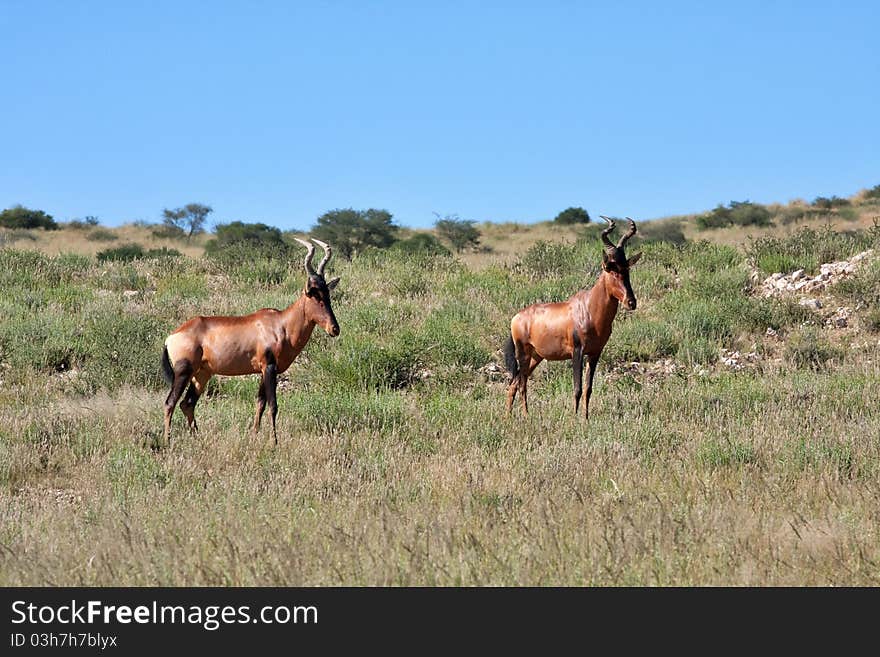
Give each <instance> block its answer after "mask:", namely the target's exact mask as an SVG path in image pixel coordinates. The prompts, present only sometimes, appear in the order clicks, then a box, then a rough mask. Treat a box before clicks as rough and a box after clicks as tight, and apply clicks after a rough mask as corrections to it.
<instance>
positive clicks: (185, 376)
mask: <svg viewBox="0 0 880 657" xmlns="http://www.w3.org/2000/svg"><path fill="white" fill-rule="evenodd" d="M191 376H192V365H191V364H190V362H189V361H188V360H181V361H180V362H178V363H177V364H176V365H175V366H174V383H172V384H171V392H169V393H168V397H166V398H165V442H166V443H167V442H169V441H170V439H171V416H172V415H173V414H174V407H175V406H176V405H177V401H178V400H179V399H180V396H181V395H182V394H183V391H184V389H185V388H186V384H187V383H188V382H189V380H190V377H191Z"/></svg>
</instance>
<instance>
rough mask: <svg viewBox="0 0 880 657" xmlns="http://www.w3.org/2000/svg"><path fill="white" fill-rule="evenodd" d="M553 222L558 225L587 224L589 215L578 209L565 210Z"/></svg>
mask: <svg viewBox="0 0 880 657" xmlns="http://www.w3.org/2000/svg"><path fill="white" fill-rule="evenodd" d="M553 221H555V222H556V223H558V224H588V223H590V213H589V212H587V211H586V210H584V209H583V208H579V207H572V208H566V209H565V210H563V211H562V212H560V213H559V214H557V215H556V218H555V219H554V220H553Z"/></svg>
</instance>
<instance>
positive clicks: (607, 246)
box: [599, 214, 617, 256]
mask: <svg viewBox="0 0 880 657" xmlns="http://www.w3.org/2000/svg"><path fill="white" fill-rule="evenodd" d="M599 216H600V217H601V218H602V219H604V220H605V221H607V222H608V228H606V229H605V230H603V231H602V243H603V244H604V245H605V252H606V253H608V255H612V256H613V255H614V252H615V250H616V249H617V247H615V246H614V244H612V243H611V240H609V239H608V234H609V233H610V232H611V231H612V230H614V222H613V221H612V220H611V219H609V218H608V217H606V216H605V215H603V214H600V215H599Z"/></svg>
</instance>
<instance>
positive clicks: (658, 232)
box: [633, 219, 687, 244]
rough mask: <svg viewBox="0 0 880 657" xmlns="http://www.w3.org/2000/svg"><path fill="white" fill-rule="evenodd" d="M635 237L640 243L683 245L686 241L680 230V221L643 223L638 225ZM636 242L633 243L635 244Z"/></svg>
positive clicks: (663, 220)
mask: <svg viewBox="0 0 880 657" xmlns="http://www.w3.org/2000/svg"><path fill="white" fill-rule="evenodd" d="M638 231H639V232H637V233H636V237H637V238H640V239H641V241H642V242H644V243H647V242H669V243H670V244H684V243H685V242H686V241H687V239H686V238H685V236H684V231H683V230H682V228H681V219H658V220H657V221H645V222H642V223H640V224H638ZM637 243H638V242H635V241H634V242H633V244H637Z"/></svg>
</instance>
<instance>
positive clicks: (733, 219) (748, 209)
mask: <svg viewBox="0 0 880 657" xmlns="http://www.w3.org/2000/svg"><path fill="white" fill-rule="evenodd" d="M734 225H735V226H769V225H770V211H769V210H768V209H767V208H766V207H764V206H763V205H759V204H757V203H751V202H749V201H742V202H739V201H731V202H730V205H729V206H728V207H724V206H723V205H719V206H718V207H716V208H715V209H714V210H712V211H711V212H709V213H707V214H704V215H700V216H699V217H697V227H698V228H700V229H701V230H706V229H709V228H726V227H727V226H734Z"/></svg>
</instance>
